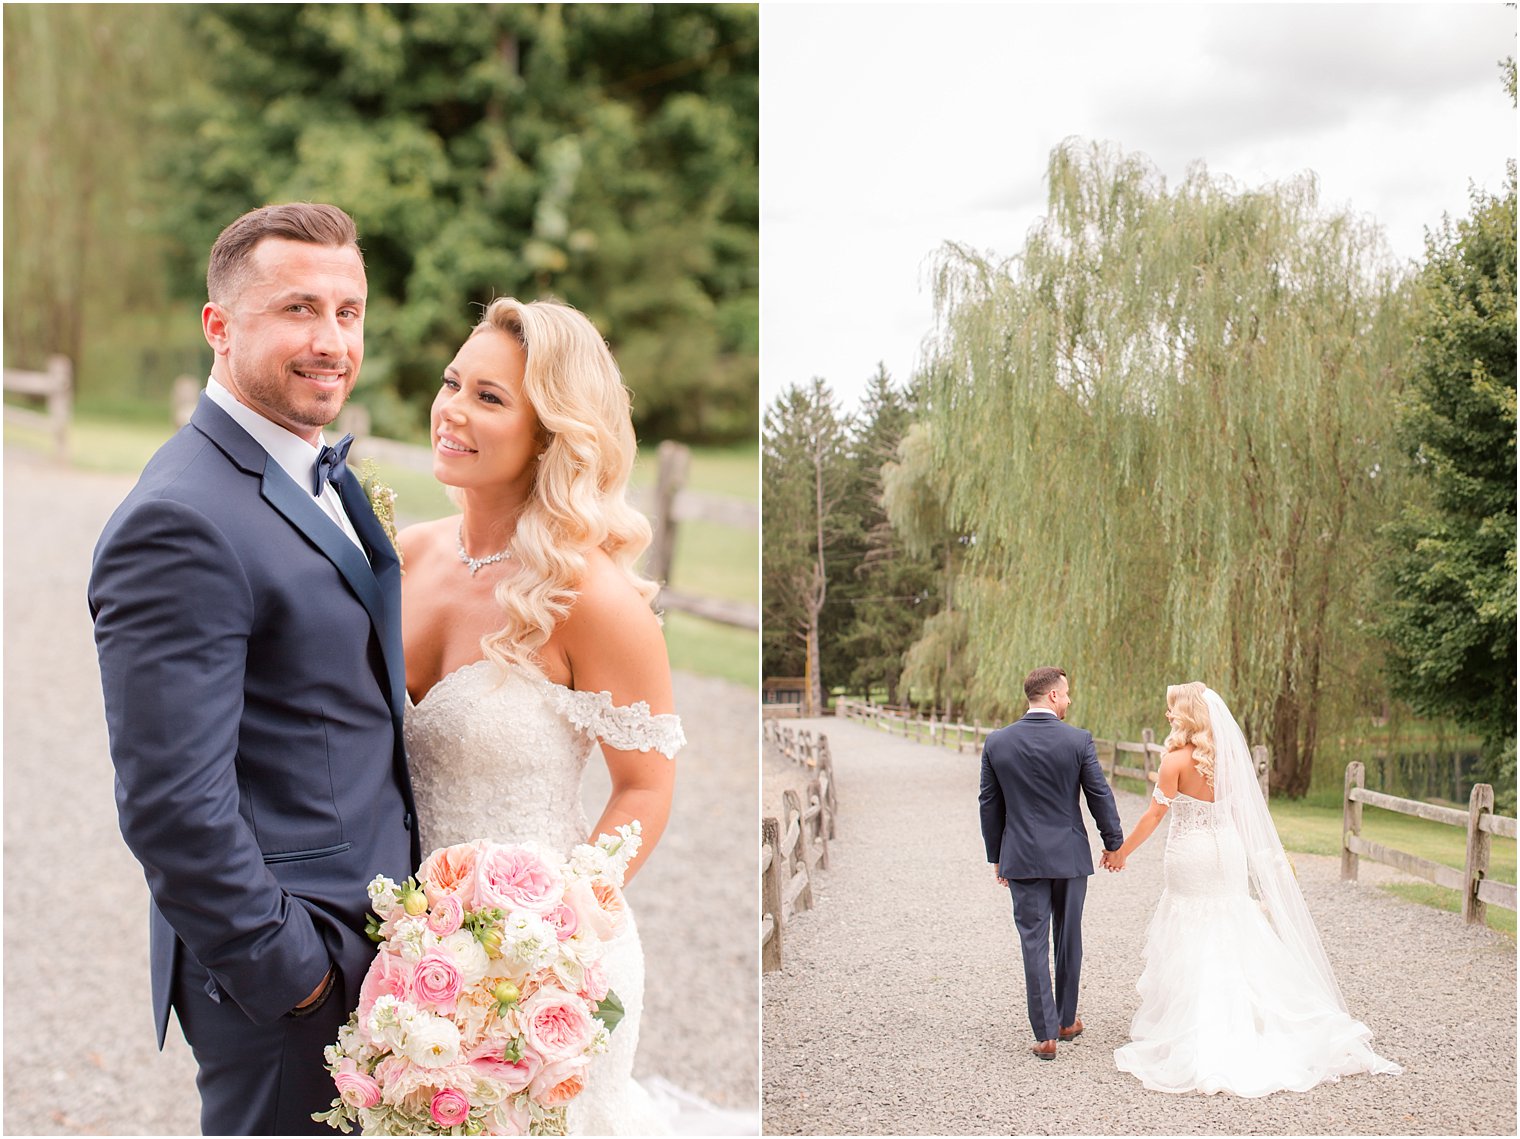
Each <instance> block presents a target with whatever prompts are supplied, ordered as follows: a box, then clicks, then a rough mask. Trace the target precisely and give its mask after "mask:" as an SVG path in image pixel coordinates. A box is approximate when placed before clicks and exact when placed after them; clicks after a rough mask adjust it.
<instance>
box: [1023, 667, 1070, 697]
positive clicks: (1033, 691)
mask: <svg viewBox="0 0 1520 1139" xmlns="http://www.w3.org/2000/svg"><path fill="white" fill-rule="evenodd" d="M1065 675H1066V670H1065V669H1064V668H1037V669H1035V670H1034V671H1033V672H1031V673H1030V674H1029V675H1028V676H1026V677H1025V678H1024V697H1025V699H1027V700H1037V699H1039V698H1040V697H1041V696H1044V695H1045V693H1047V692H1049V691H1050V690H1051V689H1052V688H1054V687H1055V686H1056V685H1057V684H1059V683H1061V677H1063V676H1065Z"/></svg>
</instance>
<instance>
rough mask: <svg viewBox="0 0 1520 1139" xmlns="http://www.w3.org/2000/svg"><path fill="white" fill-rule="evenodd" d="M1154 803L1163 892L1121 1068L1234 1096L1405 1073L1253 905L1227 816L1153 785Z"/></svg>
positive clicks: (1169, 1084) (1171, 1087) (1165, 1083)
mask: <svg viewBox="0 0 1520 1139" xmlns="http://www.w3.org/2000/svg"><path fill="white" fill-rule="evenodd" d="M1154 796H1155V798H1156V799H1157V801H1158V802H1161V803H1170V804H1171V806H1170V814H1171V819H1170V820H1169V829H1168V831H1167V838H1166V855H1165V870H1164V873H1165V882H1166V888H1165V891H1164V892H1163V893H1162V895H1161V901H1160V903H1159V904H1158V905H1157V907H1156V914H1155V916H1154V917H1153V918H1152V919H1151V924H1150V929H1149V931H1148V932H1147V935H1146V941H1145V966H1144V970H1143V971H1142V972H1141V974H1140V980H1139V981H1138V982H1137V983H1136V988H1137V989H1139V991H1140V998H1141V1001H1140V1008H1139V1010H1138V1011H1137V1012H1136V1013H1135V1016H1134V1020H1133V1022H1132V1023H1131V1025H1130V1037H1131V1042H1130V1043H1129V1044H1126V1045H1124V1046H1123V1047H1121V1048H1119V1049H1117V1050H1116V1051H1115V1053H1114V1062H1115V1063H1116V1064H1117V1065H1118V1067H1119V1070H1120V1071H1123V1072H1130V1073H1132V1074H1133V1075H1135V1076H1137V1077H1138V1078H1139V1079H1140V1081H1141V1082H1142V1083H1143V1084H1144V1085H1145V1086H1146V1087H1147V1088H1150V1089H1151V1090H1152V1091H1160V1092H1190V1091H1198V1092H1205V1093H1210V1094H1212V1093H1214V1092H1222V1091H1223V1092H1233V1093H1234V1094H1236V1095H1239V1096H1264V1095H1270V1094H1271V1093H1272V1092H1275V1091H1283V1090H1287V1091H1300V1092H1301V1091H1307V1090H1308V1089H1310V1088H1312V1087H1314V1086H1315V1085H1316V1084H1319V1083H1322V1082H1323V1081H1325V1080H1337V1079H1339V1078H1340V1077H1342V1076H1349V1075H1352V1074H1354V1073H1358V1072H1386V1073H1390V1074H1397V1073H1398V1072H1400V1071H1401V1070H1402V1069H1400V1067H1399V1066H1398V1065H1397V1064H1394V1063H1392V1062H1391V1061H1388V1060H1385V1059H1383V1058H1382V1057H1380V1056H1378V1055H1377V1054H1376V1053H1374V1052H1373V1050H1372V1046H1371V1039H1372V1033H1371V1031H1370V1030H1369V1029H1368V1028H1367V1026H1366V1025H1364V1024H1362V1023H1361V1021H1358V1020H1356V1019H1354V1018H1353V1017H1352V1016H1351V1015H1350V1014H1349V1013H1348V1012H1347V1011H1346V1010H1345V1007H1344V1005H1343V1004H1342V1003H1341V999H1340V995H1339V992H1338V991H1336V992H1334V993H1332V992H1331V991H1330V990H1329V988H1328V987H1327V986H1326V984H1325V983H1324V982H1323V981H1322V980H1321V979H1320V976H1319V975H1318V974H1317V973H1316V971H1315V970H1313V969H1311V968H1304V967H1301V964H1300V962H1301V958H1300V957H1299V956H1298V955H1297V953H1296V952H1295V951H1294V950H1291V949H1290V948H1289V946H1287V945H1285V943H1284V941H1283V940H1282V939H1281V938H1280V937H1279V935H1278V932H1277V931H1276V930H1275V929H1274V928H1273V926H1272V924H1271V923H1270V922H1269V921H1268V919H1267V917H1266V914H1265V913H1264V912H1263V909H1262V907H1261V906H1260V905H1259V904H1258V902H1257V901H1256V899H1255V898H1253V897H1252V895H1251V890H1250V878H1249V875H1248V872H1247V858H1246V850H1245V846H1244V844H1243V843H1242V841H1241V839H1240V836H1239V834H1238V832H1237V830H1236V828H1235V827H1234V825H1233V824H1232V823H1231V821H1230V817H1229V815H1228V814H1227V813H1226V812H1225V811H1224V810H1222V809H1221V808H1220V806H1218V805H1216V804H1215V803H1208V802H1204V801H1202V800H1199V799H1194V798H1192V797H1190V796H1188V795H1183V794H1178V795H1177V796H1176V797H1175V798H1173V799H1167V798H1166V796H1164V795H1163V794H1162V793H1161V789H1160V788H1159V787H1158V788H1156V789H1155V791H1154ZM1329 983H1330V984H1331V985H1333V984H1334V981H1333V979H1332V980H1331V981H1330V982H1329Z"/></svg>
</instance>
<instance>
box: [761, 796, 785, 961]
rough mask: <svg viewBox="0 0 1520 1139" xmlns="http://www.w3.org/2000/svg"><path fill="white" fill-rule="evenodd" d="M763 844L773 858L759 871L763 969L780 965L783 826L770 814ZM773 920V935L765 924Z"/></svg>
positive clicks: (764, 823)
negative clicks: (766, 928)
mask: <svg viewBox="0 0 1520 1139" xmlns="http://www.w3.org/2000/svg"><path fill="white" fill-rule="evenodd" d="M760 847H761V850H762V851H769V853H770V861H769V862H767V863H766V864H765V867H764V869H763V870H762V871H761V874H760V926H761V933H760V968H761V970H762V971H763V972H767V973H768V972H770V971H771V970H773V969H779V968H781V863H782V861H783V860H782V857H781V828H780V826H779V825H778V824H777V822H776V820H775V819H774V818H772V817H770V816H766V817H765V818H763V819H761V820H760ZM766 922H769V923H770V936H769V937H766V936H765V924H766Z"/></svg>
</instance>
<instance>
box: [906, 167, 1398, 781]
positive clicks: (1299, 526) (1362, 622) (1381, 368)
mask: <svg viewBox="0 0 1520 1139" xmlns="http://www.w3.org/2000/svg"><path fill="white" fill-rule="evenodd" d="M1049 183H1050V200H1049V214H1048V216H1047V218H1046V220H1045V221H1044V222H1043V223H1042V224H1041V225H1039V226H1038V227H1037V228H1036V229H1035V230H1033V231H1032V232H1031V233H1030V235H1029V237H1028V239H1027V242H1026V244H1025V246H1024V248H1023V250H1022V252H1021V253H1020V254H1019V255H1018V256H1017V257H1016V258H1014V259H1013V260H1012V261H1010V262H996V261H993V260H990V259H987V258H984V257H980V256H977V255H975V254H973V253H971V252H969V251H967V250H964V249H960V248H954V247H952V248H950V249H948V250H947V251H946V252H945V255H944V257H943V259H942V262H941V267H940V272H939V275H938V285H937V292H936V298H937V304H938V307H939V311H940V319H941V327H942V333H941V336H940V341H939V344H938V345H937V347H936V350H935V351H936V357H937V363H938V365H939V366H938V367H937V368H936V369H935V371H934V372H933V374H934V375H935V376H936V377H937V380H936V381H935V382H934V384H933V385H932V387H931V389H930V393H929V398H928V417H929V419H930V421H931V422H932V423H933V424H934V427H935V431H934V458H935V461H936V464H937V465H938V466H939V467H940V468H941V469H942V470H944V471H945V472H946V474H947V476H948V480H949V484H950V491H949V496H948V514H949V521H950V523H951V525H952V526H953V527H955V528H957V529H959V530H962V531H964V532H965V533H967V534H968V535H970V536H971V537H972V539H973V540H972V542H971V543H970V544H969V545H968V547H967V551H968V559H967V566H966V569H965V571H964V572H963V574H962V576H961V580H960V581H959V583H958V584H957V587H956V598H957V601H958V602H960V603H962V604H964V606H965V608H966V610H967V614H966V619H967V624H968V630H969V632H968V643H969V649H970V652H971V654H972V656H973V657H974V658H975V660H976V679H975V682H974V685H973V692H972V695H973V696H974V697H980V699H981V700H983V701H985V702H988V703H992V702H996V701H1004V702H1006V701H1007V699H1008V694H1009V693H1016V692H1017V691H1018V685H1019V682H1020V681H1021V680H1022V677H1023V674H1024V672H1025V671H1026V670H1027V669H1028V668H1029V667H1032V666H1033V665H1035V664H1046V663H1052V662H1054V663H1057V664H1060V665H1062V666H1064V667H1066V668H1068V669H1069V670H1070V671H1071V672H1072V675H1073V684H1074V687H1075V688H1077V690H1078V691H1079V692H1081V693H1082V697H1081V699H1082V702H1083V703H1082V710H1083V714H1084V717H1085V718H1086V721H1087V722H1088V723H1089V724H1091V725H1093V726H1096V727H1100V728H1103V729H1106V730H1109V731H1120V732H1129V733H1132V732H1134V731H1136V730H1137V729H1138V728H1139V727H1141V726H1144V725H1147V724H1152V725H1154V724H1156V721H1158V720H1159V718H1160V717H1159V714H1160V711H1161V706H1162V700H1163V692H1164V687H1163V686H1164V685H1165V684H1166V683H1169V682H1176V681H1179V680H1188V679H1203V680H1206V681H1207V682H1208V683H1209V684H1211V685H1212V686H1213V687H1215V688H1217V689H1218V690H1219V691H1220V692H1221V693H1223V694H1224V695H1225V697H1226V698H1227V699H1228V700H1229V702H1230V703H1231V705H1232V707H1233V708H1234V709H1235V711H1236V713H1237V715H1238V716H1240V718H1241V720H1242V723H1243V726H1244V727H1245V729H1246V731H1247V734H1248V736H1249V737H1250V738H1251V739H1252V741H1253V742H1258V741H1261V742H1266V743H1267V744H1268V745H1269V747H1270V748H1271V751H1272V756H1273V764H1274V767H1273V782H1272V786H1273V790H1274V792H1275V793H1278V794H1286V795H1288V796H1299V795H1302V794H1303V793H1304V792H1305V791H1306V790H1307V788H1308V786H1309V780H1310V776H1311V774H1312V768H1313V762H1314V756H1315V749H1316V746H1317V743H1318V738H1319V732H1320V728H1321V721H1322V718H1323V717H1324V716H1325V715H1326V713H1327V711H1333V712H1336V713H1338V714H1341V715H1351V714H1354V713H1359V712H1366V711H1369V710H1368V709H1359V708H1350V707H1345V706H1337V705H1336V703H1335V702H1336V701H1337V699H1344V697H1342V695H1341V694H1343V693H1347V692H1360V691H1363V690H1364V687H1365V686H1364V684H1363V678H1364V677H1365V675H1366V674H1367V673H1369V672H1376V669H1377V657H1378V655H1379V650H1378V647H1377V646H1376V644H1375V642H1374V640H1373V638H1372V636H1371V633H1370V632H1369V628H1370V624H1371V618H1372V611H1373V604H1374V601H1375V598H1374V597H1373V596H1372V594H1373V593H1374V591H1375V590H1374V587H1373V586H1372V585H1371V584H1369V582H1370V581H1371V579H1373V578H1374V576H1375V575H1374V574H1373V573H1372V569H1373V566H1374V564H1375V562H1376V559H1377V557H1378V556H1379V554H1380V548H1379V547H1378V545H1377V541H1376V534H1377V529H1378V527H1379V526H1380V525H1381V524H1382V523H1383V522H1384V521H1385V520H1386V519H1387V518H1388V517H1389V515H1390V512H1391V509H1392V506H1391V504H1392V503H1393V502H1395V501H1396V498H1397V494H1398V493H1399V478H1398V466H1399V465H1398V464H1397V463H1396V462H1394V461H1392V460H1393V459H1394V458H1395V451H1394V448H1393V443H1392V425H1391V422H1390V420H1391V416H1392V412H1391V407H1392V403H1393V399H1392V397H1394V396H1396V394H1397V391H1398V384H1399V376H1398V373H1397V367H1396V365H1397V363H1398V361H1399V359H1400V357H1401V353H1402V351H1403V345H1404V340H1403V335H1402V321H1403V313H1404V305H1403V303H1402V294H1401V292H1400V288H1399V285H1400V282H1399V280H1398V278H1397V276H1396V274H1395V272H1394V271H1393V269H1392V268H1391V267H1390V259H1389V258H1388V256H1387V254H1386V252H1385V247H1384V245H1383V243H1382V239H1381V235H1380V233H1379V231H1378V230H1377V228H1376V226H1375V225H1374V224H1372V223H1371V222H1369V221H1366V220H1363V219H1360V218H1358V217H1356V216H1355V215H1352V214H1349V213H1330V212H1325V211H1323V210H1322V209H1321V208H1320V205H1319V202H1318V195H1317V189H1316V186H1315V182H1314V179H1313V177H1312V175H1308V176H1303V177H1299V178H1296V179H1293V180H1290V181H1287V182H1284V183H1280V184H1276V185H1270V186H1266V187H1263V188H1260V189H1255V190H1242V189H1239V188H1237V187H1235V186H1234V185H1232V184H1231V183H1229V182H1228V181H1227V180H1225V179H1219V178H1212V177H1210V176H1209V174H1208V172H1207V171H1206V170H1205V169H1204V168H1203V167H1202V166H1201V165H1195V166H1194V167H1192V168H1191V169H1190V170H1189V172H1188V174H1187V176H1186V177H1185V178H1184V180H1183V181H1182V182H1181V183H1180V184H1179V185H1178V186H1177V187H1176V189H1175V190H1168V188H1167V186H1166V184H1165V182H1164V180H1163V179H1161V177H1160V176H1159V175H1158V174H1157V173H1156V171H1155V170H1154V168H1153V167H1151V166H1150V165H1149V163H1147V162H1146V161H1145V160H1143V159H1142V158H1139V157H1136V156H1130V155H1124V154H1122V153H1120V152H1118V151H1116V150H1113V149H1110V148H1103V147H1097V146H1085V145H1082V144H1079V143H1077V142H1075V141H1072V142H1068V143H1067V144H1065V145H1063V146H1062V147H1060V148H1058V149H1057V150H1056V151H1055V152H1054V154H1053V155H1052V158H1051V162H1050V167H1049Z"/></svg>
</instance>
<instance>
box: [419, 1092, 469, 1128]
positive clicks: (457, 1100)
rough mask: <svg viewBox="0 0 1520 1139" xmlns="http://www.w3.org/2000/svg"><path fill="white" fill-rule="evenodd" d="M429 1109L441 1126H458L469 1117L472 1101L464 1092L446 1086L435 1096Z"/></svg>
mask: <svg viewBox="0 0 1520 1139" xmlns="http://www.w3.org/2000/svg"><path fill="white" fill-rule="evenodd" d="M428 1111H429V1112H430V1113H431V1114H432V1116H433V1122H434V1123H436V1124H438V1126H439V1127H456V1126H458V1125H459V1124H461V1123H463V1122H464V1121H465V1120H466V1119H468V1118H469V1115H470V1101H469V1099H468V1098H466V1096H465V1094H464V1093H463V1092H459V1091H455V1090H454V1089H453V1088H444V1089H443V1090H442V1091H440V1092H439V1093H438V1094H437V1095H435V1096H434V1097H433V1102H432V1104H430V1105H429V1107H428Z"/></svg>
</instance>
